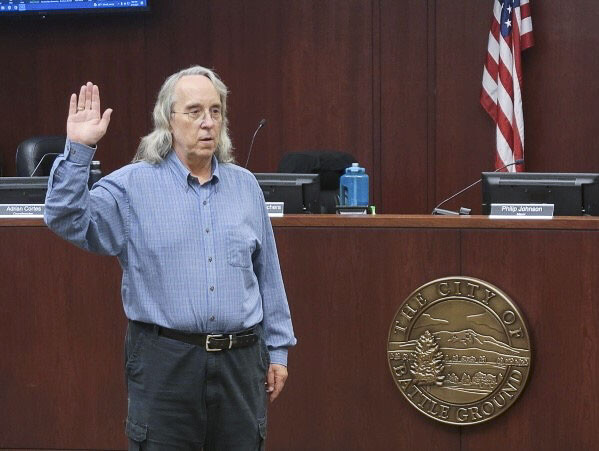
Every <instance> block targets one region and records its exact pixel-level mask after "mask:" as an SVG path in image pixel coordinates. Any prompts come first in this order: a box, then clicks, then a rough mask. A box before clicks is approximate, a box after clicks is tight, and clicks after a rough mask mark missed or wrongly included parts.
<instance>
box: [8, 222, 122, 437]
mask: <svg viewBox="0 0 599 451" xmlns="http://www.w3.org/2000/svg"><path fill="white" fill-rule="evenodd" d="M0 249H1V250H2V253H1V255H2V258H0V293H1V296H0V311H1V315H0V356H1V357H0V362H1V363H0V366H1V370H0V448H25V449H36V448H44V449H45V448H51V449H86V448H88V449H89V448H94V449H115V448H119V447H120V448H125V447H126V441H125V440H124V426H123V420H124V418H125V412H126V397H125V384H124V377H123V338H124V328H125V323H126V321H125V317H124V314H123V308H122V303H121V297H120V278H121V271H120V268H119V265H118V263H117V261H116V260H115V259H112V258H108V257H99V256H95V255H92V254H89V253H87V252H84V251H82V250H80V249H77V248H76V247H75V246H72V245H70V244H68V243H66V242H64V241H62V240H61V239H60V238H58V237H57V236H55V235H54V234H53V233H52V232H50V231H49V230H48V229H46V228H45V227H0Z"/></svg>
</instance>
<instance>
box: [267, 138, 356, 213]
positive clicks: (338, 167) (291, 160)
mask: <svg viewBox="0 0 599 451" xmlns="http://www.w3.org/2000/svg"><path fill="white" fill-rule="evenodd" d="M357 161H358V160H356V158H355V157H354V156H353V155H351V154H349V153H347V152H340V151H336V150H307V151H302V152H288V153H286V154H284V155H283V157H282V158H281V161H280V163H279V168H278V172H279V173H292V174H318V175H319V176H320V190H321V191H320V210H321V213H335V211H336V205H337V203H338V197H337V196H338V195H339V178H340V177H341V176H342V175H343V174H344V173H345V169H346V168H348V167H350V166H351V165H352V163H356V162H357Z"/></svg>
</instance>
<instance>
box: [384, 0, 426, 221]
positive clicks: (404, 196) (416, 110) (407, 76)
mask: <svg viewBox="0 0 599 451" xmlns="http://www.w3.org/2000/svg"><path fill="white" fill-rule="evenodd" d="M380 5H381V10H380V15H381V16H380V17H381V20H380V27H381V28H380V34H381V38H380V41H381V49H380V52H381V56H380V64H381V66H380V74H381V81H380V84H381V94H380V96H381V97H380V108H381V116H380V117H381V123H380V127H381V155H380V160H381V171H380V172H381V175H380V177H381V199H382V200H381V202H380V205H378V206H377V207H380V208H379V211H382V212H384V213H416V212H418V213H423V212H425V211H426V210H427V209H428V203H429V202H428V198H427V184H428V173H427V171H428V169H427V165H428V164H429V161H428V156H427V126H428V122H427V114H428V113H427V98H428V85H427V83H428V62H427V43H428V40H427V38H428V28H429V25H430V24H429V23H428V9H427V2H423V1H421V0H404V1H401V2H397V1H394V0H381V2H380Z"/></svg>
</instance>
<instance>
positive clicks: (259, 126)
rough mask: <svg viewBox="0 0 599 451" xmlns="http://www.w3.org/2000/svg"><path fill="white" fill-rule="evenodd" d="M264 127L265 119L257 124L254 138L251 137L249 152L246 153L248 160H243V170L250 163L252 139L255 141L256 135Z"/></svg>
mask: <svg viewBox="0 0 599 451" xmlns="http://www.w3.org/2000/svg"><path fill="white" fill-rule="evenodd" d="M265 125H266V119H260V122H258V128H257V129H256V131H255V132H254V136H252V142H251V143H250V151H249V152H248V158H247V160H245V166H244V169H247V167H248V163H249V162H250V155H251V154H252V148H253V147H254V139H256V135H257V134H258V130H260V129H261V128H262V127H264V126H265Z"/></svg>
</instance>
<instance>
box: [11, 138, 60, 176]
mask: <svg viewBox="0 0 599 451" xmlns="http://www.w3.org/2000/svg"><path fill="white" fill-rule="evenodd" d="M65 141H66V137H64V136H34V137H32V138H29V139H26V140H25V141H23V142H22V143H21V144H19V146H18V147H17V158H16V160H17V177H29V176H31V174H32V173H33V171H35V169H36V167H37V166H38V164H39V163H40V160H41V159H42V158H43V157H44V155H46V154H61V153H62V152H63V150H64V145H65ZM51 161H53V159H48V164H44V165H43V166H44V167H39V168H38V170H37V171H36V175H39V176H45V175H49V172H50V167H51V166H52V164H51Z"/></svg>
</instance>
